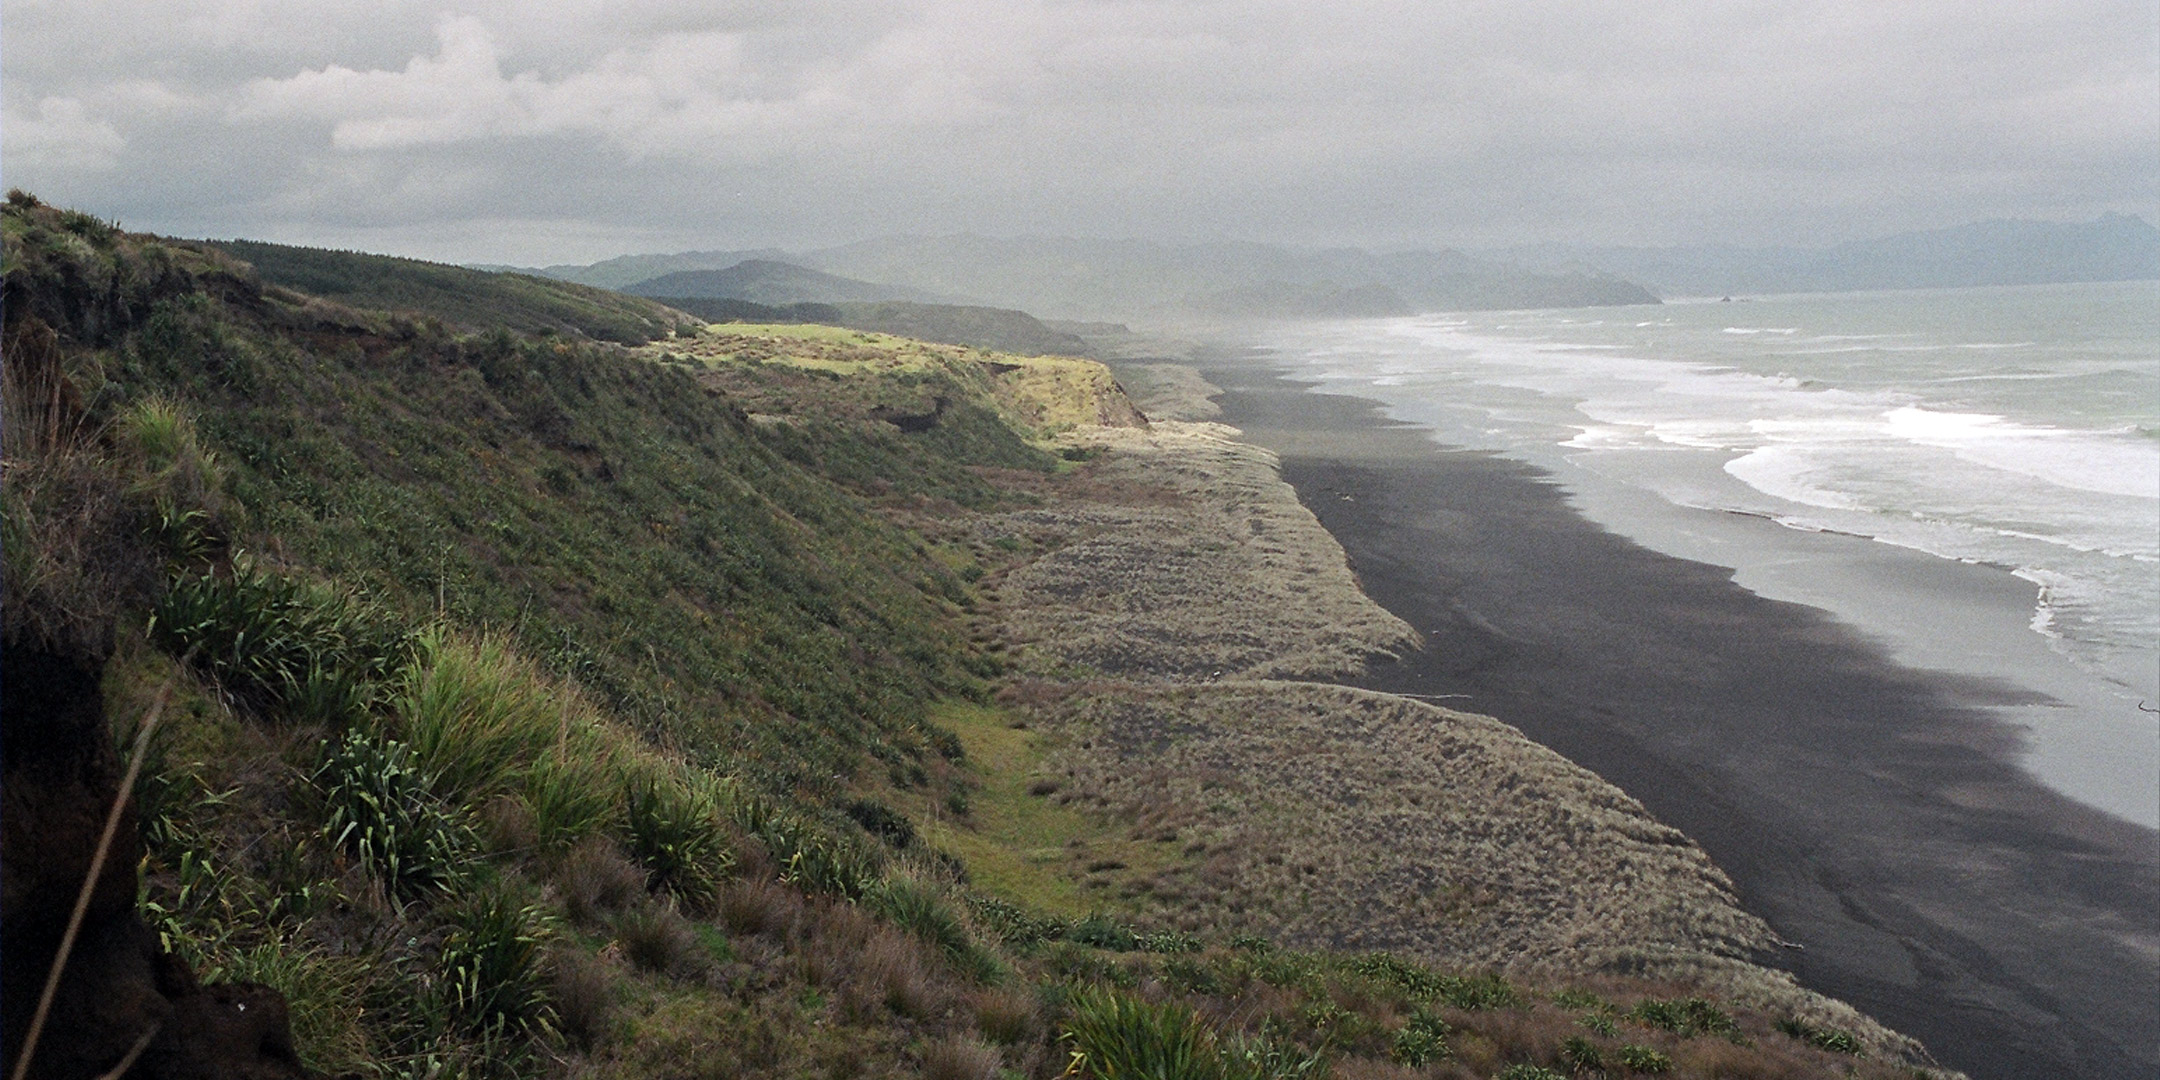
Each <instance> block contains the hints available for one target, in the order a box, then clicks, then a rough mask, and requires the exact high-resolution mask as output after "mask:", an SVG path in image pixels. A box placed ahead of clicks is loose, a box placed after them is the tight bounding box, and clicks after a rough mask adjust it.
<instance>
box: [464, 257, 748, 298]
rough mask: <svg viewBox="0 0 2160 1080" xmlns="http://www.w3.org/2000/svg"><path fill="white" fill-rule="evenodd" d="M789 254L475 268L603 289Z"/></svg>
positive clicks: (634, 259)
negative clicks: (747, 260)
mask: <svg viewBox="0 0 2160 1080" xmlns="http://www.w3.org/2000/svg"><path fill="white" fill-rule="evenodd" d="M787 257H788V254H787V252H785V251H781V250H780V249H778V248H758V249H755V250H751V251H679V252H676V253H674V254H672V255H618V256H616V257H615V258H612V259H603V260H601V261H600V262H596V263H592V264H589V265H584V266H580V265H575V264H571V263H558V264H556V265H554V266H543V267H524V266H475V267H473V269H475V270H496V271H511V272H515V273H520V274H533V275H536V276H539V277H551V278H555V279H556V280H558V281H575V282H577V283H578V284H580V285H597V286H599V287H600V288H603V289H620V288H622V287H624V286H626V285H635V284H637V283H638V282H640V281H650V280H652V279H653V278H656V277H659V276H660V275H662V274H673V273H676V272H677V271H681V270H724V269H726V268H727V267H730V266H734V265H735V264H736V263H739V262H742V261H744V260H746V259H786V258H787Z"/></svg>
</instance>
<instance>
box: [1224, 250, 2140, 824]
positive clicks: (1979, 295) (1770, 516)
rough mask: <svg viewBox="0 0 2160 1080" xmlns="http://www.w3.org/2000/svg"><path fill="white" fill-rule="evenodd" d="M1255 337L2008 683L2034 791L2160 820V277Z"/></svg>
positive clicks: (1696, 549)
mask: <svg viewBox="0 0 2160 1080" xmlns="http://www.w3.org/2000/svg"><path fill="white" fill-rule="evenodd" d="M1265 338H1266V340H1267V342H1268V344H1270V345H1272V346H1273V347H1274V348H1275V349H1277V350H1278V352H1279V354H1280V356H1281V357H1282V359H1284V360H1286V361H1289V362H1290V363H1291V365H1292V368H1293V371H1294V373H1295V374H1297V375H1299V376H1302V377H1304V378H1308V379H1313V380H1316V381H1318V382H1320V383H1321V384H1322V385H1323V387H1324V388H1327V389H1330V390H1336V391H1342V392H1350V393H1355V394H1358V395H1360V396H1364V397H1369V398H1375V399H1378V400H1380V401H1383V402H1385V403H1386V404H1387V405H1388V406H1389V409H1390V412H1391V413H1392V414H1393V415H1394V416H1396V417H1397V418H1398V419H1402V420H1406V421H1410V422H1413V423H1418V424H1422V425H1425V426H1428V427H1430V428H1431V429H1432V431H1433V433H1434V438H1435V439H1436V440H1437V441H1439V442H1441V443H1444V444H1448V445H1453V446H1460V447H1467V448H1475V449H1483V450H1489V451H1493V452H1496V453H1499V454H1502V455H1506V456H1509V457H1514V458H1518V459H1521V460H1524V461H1528V462H1532V463H1534V464H1537V465H1540V466H1543V467H1544V468H1546V469H1547V470H1548V471H1550V472H1551V473H1552V475H1553V477H1554V478H1555V479H1556V480H1557V481H1558V482H1559V483H1561V484H1562V485H1563V486H1564V487H1566V488H1567V489H1568V491H1569V493H1570V495H1571V497H1572V498H1573V500H1574V502H1575V504H1576V505H1577V507H1578V508H1580V509H1581V510H1582V511H1583V512H1584V513H1586V514H1587V515H1589V516H1590V517H1591V518H1592V519H1593V520H1597V521H1599V522H1600V523H1601V524H1603V525H1605V526H1606V527H1608V528H1611V529H1613V530H1614V531H1616V532H1619V533H1621V534H1623V535H1627V536H1629V537H1631V538H1633V539H1636V540H1637V541H1638V542H1641V543H1644V544H1645V545H1647V546H1650V547H1652V548H1655V549H1658V550H1662V551H1666V552H1667V553H1669V554H1675V555H1679V556H1682V557H1685V558H1692V559H1697V560H1700V561H1706V562H1712V563H1717V564H1720V565H1724V566H1728V567H1732V568H1734V569H1735V571H1736V574H1735V580H1736V581H1738V582H1739V583H1740V584H1741V585H1743V586H1746V587H1748V588H1750V589H1753V590H1754V591H1756V592H1758V593H1761V594H1763V595H1765V596H1770V597H1772V598H1775V599H1788V600H1797V601H1800V602H1803V603H1808V604H1812V605H1814V606H1816V607H1819V608H1823V609H1825V610H1827V611H1829V612H1830V613H1831V614H1833V615H1834V616H1836V617H1838V618H1840V619H1842V620H1845V621H1846V622H1848V623H1849V624H1851V625H1853V626H1855V627H1856V628H1857V629H1859V630H1860V631H1862V632H1863V633H1865V634H1867V635H1869V636H1871V637H1872V638H1874V639H1875V640H1877V641H1878V642H1880V643H1881V644H1883V645H1884V646H1885V647H1886V648H1888V649H1889V650H1890V651H1891V652H1892V653H1893V654H1894V655H1895V656H1896V657H1897V658H1898V659H1900V660H1902V661H1905V662H1908V663H1912V664H1915V665H1917V666H1922V667H1928V668H1933V669H1938V670H1942V671H1948V672H1953V673H1956V674H1960V675H1964V676H1968V677H1971V678H1974V679H1984V680H1992V681H1994V682H1996V683H2000V684H2010V685H2013V686H2015V687H2019V688H2022V689H2023V690H2024V691H2027V693H2026V694H2025V697H2026V699H2027V700H2026V703H2024V704H2000V703H1999V704H1998V705H1997V706H1995V707H1996V708H1997V709H1998V711H1999V713H2000V714H2001V716H2002V718H2003V719H2005V720H2006V721H2008V722H2010V723H2012V724H2014V725H2017V726H2018V728H2019V729H2020V730H2021V732H2022V733H2023V736H2024V745H2025V747H2026V751H2025V755H2026V760H2025V764H2026V765H2027V766H2028V767H2029V768H2030V769H2031V770H2032V771H2033V772H2034V773H2035V774H2036V775H2037V776H2038V777H2039V778H2040V779H2041V780H2043V781H2044V782H2047V783H2049V784H2050V785H2052V786H2054V787H2056V788H2057V789H2058V790H2061V791H2063V792H2065V793H2067V794H2070V795H2072V796H2073V797H2076V798H2079V799H2082V800H2084V801H2086V802H2088V803H2090V804H2092V805H2096V806H2099V807H2101V808H2102V809H2105V810H2108V811H2110V812H2112V813H2115V814H2118V815H2120V816H2122V817H2125V818H2128V819H2130V820H2133V821H2138V822H2141V823H2143V824H2147V825H2152V824H2155V823H2156V822H2160V724H2156V721H2160V715H2156V714H2155V713H2153V712H2149V711H2147V710H2151V709H2155V708H2160V685H2156V684H2160V282H2149V281H2148V282H2127V283H2107V284H2080V285H2050V286H2025V287H2010V288H1978V289H1946V290H1922V291H1897V292H1867V293H1819V294H1805V295H1786V296H1761V297H1747V298H1734V299H1731V300H1723V299H1709V300H1692V301H1674V302H1668V303H1666V304H1665V305H1663V306H1658V307H1630V308H1608V309H1575V310H1565V311H1515V312H1479V313H1468V314H1439V315H1426V316H1418V317H1411V318H1400V319H1378V320H1353V321H1341V322H1325V323H1308V324H1289V325H1282V326H1276V327H1273V328H1271V329H1270V330H1269V331H1267V332H1266V334H1265ZM1766 522H1774V523H1775V524H1776V525H1778V526H1783V527H1784V528H1783V529H1775V528H1770V527H1768V526H1766V525H1765V524H1764V523H1766ZM1871 544H1883V545H1894V546H1895V547H1896V548H1898V549H1902V550H1903V551H1905V552H1910V553H1921V554H1923V555H1924V556H1927V557H1931V558H1933V559H1937V560H1946V561H1953V562H1957V563H1965V564H1973V565H1976V566H1979V567H1986V568H1995V569H1996V570H1998V571H1999V572H2000V574H2003V575H2014V576H2015V579H2016V580H2015V581H2014V582H2013V581H2011V580H2010V579H2008V578H2003V579H2001V582H1998V584H2000V583H2010V584H2015V583H2016V582H2022V583H2023V585H2022V588H2023V589H2024V590H2025V592H2024V593H2022V594H2020V596H2021V597H2029V603H2027V602H2025V601H2024V600H2023V599H2020V600H2019V602H2018V603H2017V606H2016V610H2014V611H2011V612H2008V613H2007V616H2006V614H2005V613H2004V612H2003V605H2001V604H1996V605H1993V606H1992V607H1990V606H1989V605H1988V604H1984V603H1978V602H1970V603H1968V602H1966V601H1967V600H1969V599H1970V598H1961V597H1959V596H1956V595H1946V592H1948V593H1955V592H1956V591H1958V589H1959V588H1960V587H1961V586H1958V585H1955V584H1952V585H1949V586H1945V585H1944V584H1943V583H1944V581H1952V582H1966V583H1971V582H1975V581H1979V580H1983V579H1984V578H1985V575H1984V574H1982V575H1975V574H1971V573H1967V574H1964V575H1962V576H1960V575H1955V574H1932V575H1931V574H1928V573H1887V574H1886V573H1884V572H1883V570H1882V566H1883V565H1884V560H1883V559H1882V558H1881V557H1880V556H1881V555H1882V554H1883V552H1882V549H1880V548H1871V547H1870V545H1871ZM1890 561H1891V562H1893V563H1895V562H1896V560H1890ZM1901 565H1905V566H1907V567H1910V566H1912V565H1914V560H1913V559H1911V558H1908V559H1906V560H1905V561H1904V562H1903V563H1902V564H1901ZM2015 696H2016V695H2009V696H2008V697H2005V698H2003V699H2002V700H2004V701H2007V700H2008V698H2009V697H2015Z"/></svg>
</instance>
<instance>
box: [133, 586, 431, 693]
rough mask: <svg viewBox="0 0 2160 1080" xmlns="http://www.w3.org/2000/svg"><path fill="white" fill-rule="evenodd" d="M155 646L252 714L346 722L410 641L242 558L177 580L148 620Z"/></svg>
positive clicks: (381, 618) (353, 608)
mask: <svg viewBox="0 0 2160 1080" xmlns="http://www.w3.org/2000/svg"><path fill="white" fill-rule="evenodd" d="M150 634H151V638H152V640H154V641H156V642H157V643H158V644H159V645H160V646H161V647H163V648H164V649H166V650H167V651H168V652H170V653H172V654H173V655H175V656H179V655H183V654H186V653H188V652H189V650H193V655H194V664H195V666H196V667H197V668H199V669H201V670H202V671H203V672H205V673H206V674H208V675H209V676H210V677H211V678H213V679H215V680H216V681H217V683H218V685H219V686H221V687H223V688H224V689H225V691H226V692H227V693H229V694H231V695H232V696H233V697H234V698H235V699H236V700H238V701H239V702H240V703H241V704H243V705H245V706H247V707H249V708H250V709H252V710H254V711H256V712H257V713H263V714H268V713H278V712H282V713H285V714H287V715H289V716H292V717H293V718H295V719H301V720H319V721H324V722H329V723H332V724H336V725H343V724H344V723H347V722H349V721H351V720H353V719H354V718H356V717H358V716H360V715H362V714H364V713H365V712H366V711H367V710H368V709H369V708H370V707H372V706H373V705H374V703H375V701H376V700H377V698H378V696H379V694H380V689H379V688H380V685H381V683H382V680H383V679H384V678H386V677H387V676H388V675H389V673H390V672H391V671H394V670H395V669H396V668H397V667H399V666H400V665H402V664H404V663H405V662H406V660H407V658H408V657H409V656H410V655H411V652H412V639H411V637H410V635H408V634H406V633H405V632H404V630H403V629H402V628H400V627H398V626H396V625H395V624H394V623H393V622H392V621H391V620H390V619H389V618H388V617H387V616H386V615H385V614H384V613H383V612H381V611H380V610H378V609H376V608H375V607H373V606H372V605H369V604H366V603H363V602H361V601H359V600H357V599H355V598H354V597H353V596H351V595H350V594H349V593H345V592H343V591H340V590H337V589H333V588H330V587H329V586H326V585H320V584H316V583H314V582H308V581H302V580H300V579H297V578H291V577H286V576H284V575H281V574H277V573H273V572H271V571H269V570H265V569H262V568H261V567H259V566H257V565H256V564H255V562H254V560H252V559H250V558H248V557H246V556H244V555H242V556H236V557H235V558H234V560H233V567H232V572H231V574H230V575H229V576H224V577H220V576H218V575H215V574H205V575H202V576H199V577H184V578H182V579H180V580H178V581H175V582H174V583H173V584H172V586H171V587H170V588H169V589H167V590H166V592H165V595H164V596H163V597H162V598H161V599H160V600H159V601H158V605H157V608H156V610H155V612H154V613H153V614H152V616H151V621H150Z"/></svg>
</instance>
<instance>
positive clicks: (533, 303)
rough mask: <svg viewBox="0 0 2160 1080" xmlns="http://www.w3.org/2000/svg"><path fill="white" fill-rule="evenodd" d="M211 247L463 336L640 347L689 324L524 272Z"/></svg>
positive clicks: (675, 315) (270, 279)
mask: <svg viewBox="0 0 2160 1080" xmlns="http://www.w3.org/2000/svg"><path fill="white" fill-rule="evenodd" d="M209 246H211V247H214V248H216V249H218V250H220V251H223V252H225V253H227V254H229V255H231V256H233V257H234V258H237V259H241V260H245V261H246V262H247V263H248V264H250V265H251V266H253V267H254V268H255V271H256V273H258V274H260V275H261V276H262V280H263V281H264V282H265V283H267V284H271V285H277V286H281V287H283V288H287V289H293V290H296V291H298V292H303V293H307V294H309V295H312V296H320V297H323V298H324V299H327V300H333V301H336V302H338V303H340V304H349V305H352V306H354V307H362V308H377V309H382V310H386V311H397V312H408V313H413V314H419V315H426V316H430V317H433V318H437V319H441V320H442V321H444V322H446V323H450V324H452V325H454V326H458V327H461V328H463V329H466V330H486V329H492V328H494V327H498V326H501V327H508V328H509V329H512V330H517V331H521V332H524V333H562V334H572V335H579V336H583V337H589V338H593V339H595V340H599V341H613V342H620V343H622V344H625V345H637V344H642V343H644V342H647V341H651V340H653V339H655V338H663V337H666V336H668V334H669V333H671V332H672V331H673V330H674V329H675V327H676V326H677V325H678V324H681V323H685V322H689V321H692V320H688V319H686V318H685V317H684V316H683V315H682V313H680V312H677V311H675V310H674V309H672V308H668V307H666V306H664V305H661V304H657V303H654V302H653V301H650V300H646V299H643V298H642V297H636V296H630V295H628V294H625V293H618V292H613V291H610V290H607V289H595V288H592V287H590V286H587V285H573V284H571V283H569V282H565V281H555V280H553V279H550V278H540V277H533V276H531V275H528V274H496V273H489V272H487V271H483V270H468V269H466V268H464V267H462V266H449V265H445V264H443V263H431V262H422V261H420V260H418V259H400V258H394V257H391V256H387V255H367V254H363V253H360V252H354V251H328V250H324V249H321V248H305V247H292V246H289V245H286V244H266V243H262V242H260V241H255V240H213V241H210V242H209Z"/></svg>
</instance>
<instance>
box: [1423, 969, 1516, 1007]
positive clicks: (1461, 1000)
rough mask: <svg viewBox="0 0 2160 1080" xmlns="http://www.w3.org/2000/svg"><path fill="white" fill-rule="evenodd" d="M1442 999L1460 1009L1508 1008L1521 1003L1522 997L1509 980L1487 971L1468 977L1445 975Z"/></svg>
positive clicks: (1441, 993) (1442, 985) (1441, 989)
mask: <svg viewBox="0 0 2160 1080" xmlns="http://www.w3.org/2000/svg"><path fill="white" fill-rule="evenodd" d="M1440 1000H1442V1001H1445V1002H1447V1003H1448V1004H1450V1005H1453V1006H1454V1007H1456V1008H1458V1009H1462V1010H1465V1011H1475V1010H1478V1009H1506V1008H1512V1007H1513V1006H1515V1005H1517V1004H1519V1003H1520V1002H1521V1000H1522V998H1521V997H1520V996H1519V995H1517V994H1516V993H1515V988H1514V987H1512V986H1509V985H1508V983H1507V980H1505V979H1502V978H1501V977H1500V976H1498V975H1494V974H1491V973H1487V974H1484V975H1472V976H1467V977H1443V978H1442V980H1441V987H1440Z"/></svg>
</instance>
